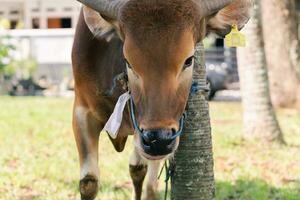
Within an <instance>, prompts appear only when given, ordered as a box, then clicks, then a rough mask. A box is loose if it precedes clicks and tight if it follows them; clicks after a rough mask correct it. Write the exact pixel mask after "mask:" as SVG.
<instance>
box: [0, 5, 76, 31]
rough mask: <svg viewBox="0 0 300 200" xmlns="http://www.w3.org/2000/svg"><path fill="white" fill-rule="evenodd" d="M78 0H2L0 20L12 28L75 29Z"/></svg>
mask: <svg viewBox="0 0 300 200" xmlns="http://www.w3.org/2000/svg"><path fill="white" fill-rule="evenodd" d="M80 7H81V6H80V3H78V2H77V1H76V0H0V19H3V18H4V19H8V20H9V22H10V25H11V28H12V29H14V28H16V26H17V25H18V26H19V25H20V24H21V27H23V28H25V29H32V28H33V29H47V28H74V27H75V25H76V23H77V20H78V15H79V11H80Z"/></svg>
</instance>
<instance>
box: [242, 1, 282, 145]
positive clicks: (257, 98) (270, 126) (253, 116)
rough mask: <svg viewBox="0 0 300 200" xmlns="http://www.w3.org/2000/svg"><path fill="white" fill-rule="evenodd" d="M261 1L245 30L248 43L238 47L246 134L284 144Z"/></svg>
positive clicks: (247, 137) (249, 137) (251, 137)
mask: <svg viewBox="0 0 300 200" xmlns="http://www.w3.org/2000/svg"><path fill="white" fill-rule="evenodd" d="M259 4H260V0H256V1H255V7H254V12H253V16H252V18H251V19H250V21H249V22H248V24H247V25H246V27H245V28H244V30H243V32H244V34H245V35H246V38H247V46H246V48H239V49H238V66H239V76H240V85H241V93H242V105H243V111H244V112H243V114H244V136H245V138H246V139H257V138H259V139H263V140H265V141H278V142H280V143H283V136H282V132H281V130H280V127H279V124H278V121H277V119H276V115H275V112H274V109H273V106H272V103H271V98H270V92H269V81H268V71H267V66H266V58H265V52H264V43H263V34H262V24H261V10H260V7H261V6H260V5H259Z"/></svg>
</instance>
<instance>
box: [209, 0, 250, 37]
mask: <svg viewBox="0 0 300 200" xmlns="http://www.w3.org/2000/svg"><path fill="white" fill-rule="evenodd" d="M252 7H253V0H233V2H232V3H230V4H229V5H228V6H226V7H224V8H223V9H221V10H220V11H219V12H217V13H215V14H213V15H212V16H209V17H208V18H207V19H208V22H207V32H208V33H209V32H214V33H216V34H218V35H220V36H222V37H224V36H225V35H226V34H228V33H229V32H230V30H231V25H233V24H237V26H238V28H239V29H242V28H243V27H244V25H245V24H246V23H247V22H248V20H249V18H250V15H251V10H252Z"/></svg>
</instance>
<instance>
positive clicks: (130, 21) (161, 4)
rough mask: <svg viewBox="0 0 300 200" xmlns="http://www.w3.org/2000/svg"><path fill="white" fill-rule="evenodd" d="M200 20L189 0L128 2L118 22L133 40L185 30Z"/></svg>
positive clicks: (138, 0) (131, 0)
mask: <svg viewBox="0 0 300 200" xmlns="http://www.w3.org/2000/svg"><path fill="white" fill-rule="evenodd" d="M200 19H201V17H200V13H199V9H198V7H197V6H196V5H195V3H194V2H193V1H191V0H186V1H182V0H164V1H158V0H152V1H151V0H130V1H129V2H128V3H127V4H126V5H125V6H124V7H123V8H122V9H121V10H120V14H119V21H120V23H121V25H122V26H123V27H124V28H125V29H126V30H125V31H128V32H131V33H132V34H135V38H138V37H142V36H143V37H146V36H147V33H151V32H155V31H156V32H157V31H167V30H169V31H173V30H175V29H185V28H186V27H189V26H193V25H195V24H197V22H199V21H200Z"/></svg>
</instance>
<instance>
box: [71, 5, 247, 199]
mask: <svg viewBox="0 0 300 200" xmlns="http://www.w3.org/2000/svg"><path fill="white" fill-rule="evenodd" d="M79 1H81V2H82V3H84V4H85V5H86V6H84V7H83V10H82V11H81V13H80V18H79V22H78V26H77V30H76V35H75V39H74V46H73V52H72V60H73V72H74V77H75V103H74V112H73V128H74V134H75V138H76V142H77V147H78V151H79V158H80V168H81V176H80V179H81V180H80V193H81V198H82V199H94V198H95V197H96V194H97V189H98V178H99V172H98V139H99V134H100V132H101V130H102V129H103V127H104V125H105V123H106V122H107V120H108V119H109V117H110V115H111V114H112V112H113V110H114V106H115V104H116V103H117V101H118V98H119V96H120V95H121V94H122V93H124V92H126V91H125V90H124V88H123V87H121V85H118V84H117V85H116V87H114V88H113V90H111V87H112V85H114V84H113V82H114V78H115V77H117V75H118V74H120V73H122V72H124V71H127V74H128V87H129V90H130V95H131V100H130V102H131V106H128V107H126V109H125V110H124V117H123V120H122V124H121V127H120V129H119V131H118V135H117V137H116V138H115V139H114V138H112V137H110V139H111V141H112V143H113V145H114V147H115V149H116V150H117V151H118V152H121V151H122V150H123V149H124V145H125V143H126V140H127V136H128V135H133V136H134V145H135V150H134V152H133V154H132V156H131V158H130V165H129V168H130V175H131V177H132V181H133V185H134V192H133V199H136V200H137V199H141V194H142V184H143V180H144V177H145V175H146V172H147V170H148V175H149V180H148V183H147V187H146V194H145V199H155V198H156V185H157V182H156V177H157V172H158V168H159V164H160V162H161V161H162V160H164V159H167V158H169V157H170V156H171V155H172V154H173V153H174V151H175V150H176V148H177V146H178V143H179V137H177V136H178V135H180V130H181V129H182V121H183V117H182V115H183V112H184V110H185V106H186V102H187V98H188V95H189V91H190V87H191V81H192V72H193V63H194V57H193V54H194V50H195V45H196V43H198V42H200V41H201V40H202V39H203V38H204V37H205V35H206V34H207V33H208V32H209V31H214V32H216V33H218V34H220V35H224V34H226V33H228V32H229V30H230V26H231V25H232V24H234V23H237V24H238V26H239V28H241V27H243V26H244V24H245V23H246V22H247V20H248V18H249V10H250V7H251V4H252V3H251V0H234V1H231V0H129V1H127V0H79ZM87 6H88V7H87ZM91 8H92V9H91ZM99 13H100V14H101V15H100V14H99ZM107 91H110V92H107ZM130 113H131V116H130ZM179 122H180V123H179ZM132 123H133V124H134V125H135V126H133V125H132Z"/></svg>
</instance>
